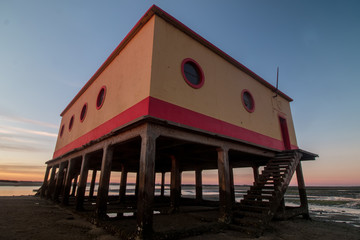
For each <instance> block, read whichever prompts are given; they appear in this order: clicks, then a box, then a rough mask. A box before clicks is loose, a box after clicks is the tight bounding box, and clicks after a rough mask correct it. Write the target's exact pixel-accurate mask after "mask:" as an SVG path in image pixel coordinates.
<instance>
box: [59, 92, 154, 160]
mask: <svg viewBox="0 0 360 240" xmlns="http://www.w3.org/2000/svg"><path fill="white" fill-rule="evenodd" d="M148 112H149V98H145V99H144V100H142V101H140V102H139V103H137V104H135V105H134V106H132V107H130V108H128V109H127V110H125V111H123V112H122V113H120V114H119V115H117V116H115V117H113V118H112V119H110V120H108V121H107V122H105V123H103V124H101V125H100V126H98V127H96V128H94V129H93V130H91V131H90V132H88V133H86V134H84V135H82V136H81V137H79V138H77V139H76V140H74V141H73V142H71V143H69V144H67V145H66V146H65V147H62V148H61V149H59V150H57V151H55V152H54V155H53V158H57V157H59V156H61V155H63V154H65V153H67V152H69V151H71V150H73V149H75V148H78V147H81V146H82V145H84V144H86V143H88V142H90V141H92V140H95V139H98V138H100V137H101V136H103V135H105V134H107V133H110V132H111V131H112V130H114V129H116V128H118V127H121V126H122V125H124V124H126V123H128V122H131V121H133V120H135V119H137V118H139V117H141V116H145V115H147V114H148Z"/></svg>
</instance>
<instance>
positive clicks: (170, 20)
mask: <svg viewBox="0 0 360 240" xmlns="http://www.w3.org/2000/svg"><path fill="white" fill-rule="evenodd" d="M154 15H157V16H159V17H161V18H162V19H164V20H165V21H166V22H168V23H169V24H171V25H172V26H174V27H176V28H177V29H179V30H180V31H182V32H184V33H185V34H187V35H188V36H190V37H191V38H193V39H195V40H196V41H198V42H199V43H201V44H202V45H203V46H205V47H207V48H208V49H210V50H211V51H213V52H215V53H216V54H217V55H219V56H221V57H222V58H224V59H225V60H226V61H228V62H229V63H231V64H232V65H234V66H235V67H237V68H238V69H240V70H242V71H243V72H245V73H246V74H248V75H249V76H251V77H252V78H254V79H255V80H257V81H258V82H259V83H261V84H262V85H264V86H266V87H267V88H269V89H271V90H272V91H274V92H275V91H276V92H277V94H278V95H280V96H281V97H283V98H285V99H286V100H288V101H289V102H291V101H293V99H292V98H290V97H289V96H288V95H286V94H285V93H283V92H281V91H279V90H278V89H276V88H275V87H274V86H273V85H272V84H270V83H269V82H267V81H266V80H264V79H263V78H262V77H260V76H259V75H257V74H256V73H254V72H253V71H251V70H250V69H249V68H247V67H245V66H244V65H243V64H241V63H240V62H238V61H236V60H235V59H234V58H232V57H230V56H229V55H228V54H226V53H225V52H224V51H222V50H220V49H219V48H218V47H216V46H215V45H213V44H212V43H210V42H209V41H207V40H206V39H205V38H203V37H201V36H200V35H199V34H197V33H196V32H194V31H193V30H191V29H190V28H188V27H187V26H185V25H184V24H183V23H181V22H180V21H178V20H177V19H175V18H174V17H172V16H171V15H170V14H168V13H167V12H165V11H164V10H162V9H161V8H159V7H158V6H156V5H153V6H152V7H151V8H149V10H148V11H147V12H146V13H145V14H144V16H143V17H142V18H141V19H140V20H139V21H138V22H137V24H136V25H135V26H134V27H133V28H132V29H131V31H130V32H129V33H128V34H127V35H126V37H125V38H124V39H123V40H122V41H121V42H120V44H119V45H118V46H117V47H116V48H115V50H114V51H113V52H112V53H111V54H110V56H109V57H108V58H107V59H106V60H105V62H104V63H103V64H102V65H101V66H100V68H99V69H98V70H97V71H96V72H95V74H94V75H93V76H92V77H91V78H90V79H89V81H88V82H87V83H86V84H85V85H84V86H83V87H82V88H81V90H80V91H79V92H78V93H77V94H76V96H75V97H74V98H73V100H71V102H70V103H69V104H68V105H67V106H66V108H65V109H64V110H63V111H62V113H61V114H60V116H63V115H64V114H65V112H66V111H67V110H68V109H69V108H70V107H71V106H72V105H73V104H74V103H75V102H76V100H77V99H78V98H79V97H80V96H81V95H82V94H83V93H84V92H85V91H86V90H87V89H88V88H89V86H90V85H91V84H92V83H93V82H94V81H95V80H96V78H97V77H98V76H99V75H100V74H101V73H102V72H103V71H104V70H105V68H106V67H107V66H108V65H109V64H110V63H111V62H112V61H113V60H114V58H115V57H116V56H117V55H119V53H120V52H121V50H122V49H123V48H124V47H125V46H126V45H127V44H128V42H130V41H131V39H132V38H133V37H134V36H135V35H136V34H137V33H138V32H139V31H140V29H141V28H142V27H143V26H144V25H145V24H146V23H147V22H148V21H149V20H150V18H151V17H152V16H154Z"/></svg>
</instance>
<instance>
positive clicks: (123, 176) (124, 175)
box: [119, 164, 128, 202]
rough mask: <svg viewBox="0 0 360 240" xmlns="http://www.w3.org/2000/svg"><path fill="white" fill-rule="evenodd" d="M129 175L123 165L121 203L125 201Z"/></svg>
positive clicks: (120, 191) (120, 190)
mask: <svg viewBox="0 0 360 240" xmlns="http://www.w3.org/2000/svg"><path fill="white" fill-rule="evenodd" d="M127 175H128V172H127V170H126V168H125V166H124V164H123V165H122V166H121V180H120V189H119V198H120V202H123V201H124V198H125V195H126V184H127Z"/></svg>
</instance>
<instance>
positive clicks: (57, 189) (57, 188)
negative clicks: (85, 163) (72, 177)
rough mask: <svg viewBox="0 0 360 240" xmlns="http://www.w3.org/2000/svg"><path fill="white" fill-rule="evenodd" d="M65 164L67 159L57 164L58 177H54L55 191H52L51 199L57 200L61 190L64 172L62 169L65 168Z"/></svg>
mask: <svg viewBox="0 0 360 240" xmlns="http://www.w3.org/2000/svg"><path fill="white" fill-rule="evenodd" d="M66 165H67V161H64V162H62V163H60V165H59V172H58V177H57V179H56V183H55V191H54V194H53V200H54V201H59V195H60V193H61V190H62V188H63V182H64V174H65V172H64V170H65V167H66Z"/></svg>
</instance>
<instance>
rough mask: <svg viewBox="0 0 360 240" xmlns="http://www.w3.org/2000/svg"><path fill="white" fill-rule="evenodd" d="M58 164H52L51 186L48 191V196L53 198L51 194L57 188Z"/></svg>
mask: <svg viewBox="0 0 360 240" xmlns="http://www.w3.org/2000/svg"><path fill="white" fill-rule="evenodd" d="M56 168H57V167H56V166H55V165H54V166H52V168H51V175H50V180H49V186H48V191H47V194H46V198H51V195H52V194H53V192H54V188H55V175H56Z"/></svg>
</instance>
